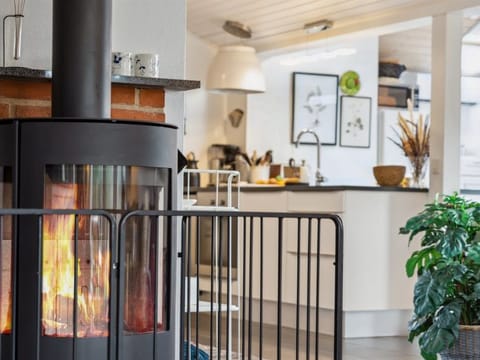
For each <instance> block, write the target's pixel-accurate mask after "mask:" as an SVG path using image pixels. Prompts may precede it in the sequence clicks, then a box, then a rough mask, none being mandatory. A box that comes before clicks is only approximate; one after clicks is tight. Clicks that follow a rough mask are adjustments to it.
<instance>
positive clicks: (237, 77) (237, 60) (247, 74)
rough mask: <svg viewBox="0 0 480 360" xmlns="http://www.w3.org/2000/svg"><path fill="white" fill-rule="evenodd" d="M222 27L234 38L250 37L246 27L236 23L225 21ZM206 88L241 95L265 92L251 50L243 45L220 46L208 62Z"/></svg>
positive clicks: (263, 81) (257, 65)
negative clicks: (209, 62) (210, 61)
mask: <svg viewBox="0 0 480 360" xmlns="http://www.w3.org/2000/svg"><path fill="white" fill-rule="evenodd" d="M223 28H224V30H225V31H227V32H228V33H230V34H232V35H235V36H237V37H242V38H249V37H250V36H251V31H250V29H249V28H248V27H246V26H244V25H243V24H240V23H236V22H233V21H227V22H226V23H225V25H224V26H223ZM237 28H238V29H237ZM240 30H241V31H240ZM246 32H248V34H246ZM247 35H248V36H247ZM207 89H208V90H211V91H214V92H236V93H245V94H255V93H262V92H265V76H264V75H263V72H262V69H261V67H260V62H259V61H258V59H257V56H256V52H255V49H254V48H253V47H250V46H243V45H237V46H221V47H220V48H219V49H218V53H217V55H216V56H215V58H214V59H213V61H212V63H211V64H210V68H209V71H208V76H207Z"/></svg>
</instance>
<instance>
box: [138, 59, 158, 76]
mask: <svg viewBox="0 0 480 360" xmlns="http://www.w3.org/2000/svg"><path fill="white" fill-rule="evenodd" d="M159 74H160V56H159V55H158V54H135V76H145V77H159Z"/></svg>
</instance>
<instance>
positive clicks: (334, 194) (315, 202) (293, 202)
mask: <svg viewBox="0 0 480 360" xmlns="http://www.w3.org/2000/svg"><path fill="white" fill-rule="evenodd" d="M287 197H288V210H289V211H296V212H326V213H341V212H343V209H344V199H345V193H344V192H343V191H331V192H330V191H322V192H313V191H308V192H307V191H306V192H298V191H295V192H293V191H289V192H288V195H287Z"/></svg>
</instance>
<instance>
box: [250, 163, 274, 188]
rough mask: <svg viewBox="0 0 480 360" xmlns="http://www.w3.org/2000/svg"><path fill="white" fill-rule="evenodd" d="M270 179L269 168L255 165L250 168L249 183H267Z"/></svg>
mask: <svg viewBox="0 0 480 360" xmlns="http://www.w3.org/2000/svg"><path fill="white" fill-rule="evenodd" d="M269 179H270V166H269V165H257V166H252V167H251V168H250V183H252V184H257V183H263V182H268V180H269Z"/></svg>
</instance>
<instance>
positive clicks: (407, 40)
mask: <svg viewBox="0 0 480 360" xmlns="http://www.w3.org/2000/svg"><path fill="white" fill-rule="evenodd" d="M477 13H478V14H480V8H477ZM471 17H472V18H474V17H476V16H475V15H473V13H472V12H470V13H469V14H468V15H467V16H466V17H465V18H464V21H463V23H464V33H465V34H466V33H469V32H470V31H471V30H473V31H474V32H478V33H479V35H480V26H479V25H478V20H474V19H472V18H471ZM431 43H432V28H431V26H426V27H421V28H417V29H411V30H407V31H401V32H397V33H393V34H388V35H384V36H381V37H380V44H379V49H380V60H383V61H385V60H395V61H398V62H399V63H401V64H404V65H406V66H407V69H408V70H411V71H417V72H427V73H428V72H430V71H431V63H432V46H431ZM471 44H472V45H477V46H480V42H479V43H471Z"/></svg>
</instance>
